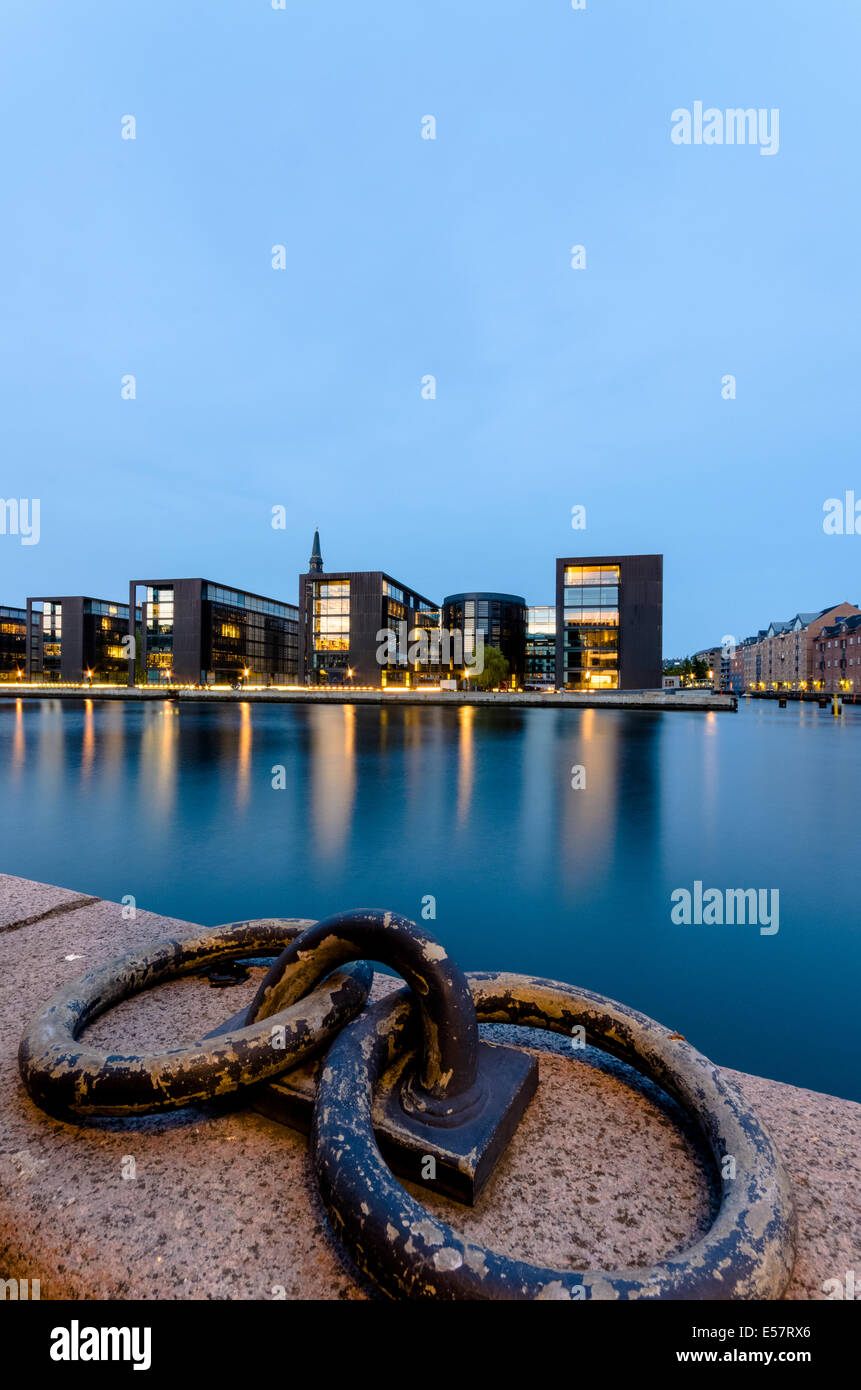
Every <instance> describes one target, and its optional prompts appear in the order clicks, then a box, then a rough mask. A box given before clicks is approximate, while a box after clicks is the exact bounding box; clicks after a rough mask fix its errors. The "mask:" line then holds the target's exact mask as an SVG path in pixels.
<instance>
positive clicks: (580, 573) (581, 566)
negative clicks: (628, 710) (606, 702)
mask: <svg viewBox="0 0 861 1390" xmlns="http://www.w3.org/2000/svg"><path fill="white" fill-rule="evenodd" d="M663 576H664V557H663V556H662V555H593V556H582V555H573V556H570V557H568V558H564V559H558V560H557V561H556V617H557V637H556V689H557V690H594V691H599V690H652V689H660V688H661V683H662V666H661V646H662V627H663Z"/></svg>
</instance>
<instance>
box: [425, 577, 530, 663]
mask: <svg viewBox="0 0 861 1390" xmlns="http://www.w3.org/2000/svg"><path fill="white" fill-rule="evenodd" d="M526 612H527V609H526V599H525V598H521V597H520V595H519V594H497V593H493V592H491V591H489V590H478V589H473V590H471V591H470V592H469V593H463V594H449V595H448V596H447V597H446V598H444V599H443V602H442V621H443V627H445V628H446V629H447V630H448V631H449V632H450V633H451V632H462V633H463V647H464V653H465V655H466V665H467V669H468V667H469V663H470V661H471V659H472V658H471V656H470V653H471V652H474V651H475V648H476V637H475V634H476V632H481V633H483V635H484V639H483V640H484V645H485V646H486V647H498V648H499V650H500V651H501V652H502V654H503V656H504V657H505V658H506V659H507V661H508V669H509V674H510V677H511V678H512V679H513V680H515V681H516V682H517V684H518V685H519V684H522V682H523V677H524V674H525V671H526Z"/></svg>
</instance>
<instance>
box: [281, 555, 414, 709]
mask: <svg viewBox="0 0 861 1390" xmlns="http://www.w3.org/2000/svg"><path fill="white" fill-rule="evenodd" d="M299 613H300V621H299V672H300V680H301V681H302V682H303V683H304V684H305V685H327V684H328V685H349V684H353V685H356V686H373V687H375V688H376V687H387V686H398V685H400V686H409V685H416V684H423V683H426V682H431V681H433V682H435V681H436V680H437V679H438V678H439V661H438V659H436V660H435V659H434V649H435V645H436V647H437V648H438V641H439V628H440V611H439V605H438V604H436V603H434V602H433V601H432V600H431V599H428V598H425V597H424V595H422V594H419V593H417V592H416V590H415V589H411V588H409V586H408V585H406V584H403V583H402V582H401V581H400V580H398V579H393V578H392V576H391V575H389V574H386V573H385V571H383V570H337V571H334V570H333V571H330V572H327V571H326V570H325V569H324V568H323V556H322V553H321V550H320V536H319V532H317V531H315V532H314V544H313V546H312V549H311V559H310V561H309V565H308V572H307V574H302V575H300V576H299ZM422 633H424V634H426V637H425V638H424V639H422V638H421V637H420V636H419V634H422ZM423 657H425V658H426V659H424V660H423V659H422V658H423Z"/></svg>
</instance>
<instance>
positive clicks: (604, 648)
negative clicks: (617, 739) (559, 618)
mask: <svg viewBox="0 0 861 1390" xmlns="http://www.w3.org/2000/svg"><path fill="white" fill-rule="evenodd" d="M619 574H620V571H619V566H618V565H605V566H598V565H566V566H565V573H564V576H563V589H562V602H563V624H562V662H563V677H564V684H565V689H566V690H618V688H619Z"/></svg>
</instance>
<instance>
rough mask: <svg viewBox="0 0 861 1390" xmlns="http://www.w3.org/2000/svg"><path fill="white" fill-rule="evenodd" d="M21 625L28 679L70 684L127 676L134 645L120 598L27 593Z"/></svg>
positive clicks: (107, 682)
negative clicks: (25, 636) (33, 595)
mask: <svg viewBox="0 0 861 1390" xmlns="http://www.w3.org/2000/svg"><path fill="white" fill-rule="evenodd" d="M136 620H137V621H139V620H140V609H137V610H136ZM25 626H26V629H27V633H28V641H27V677H28V679H32V680H35V681H41V680H47V681H64V682H67V683H70V684H72V685H79V684H80V683H81V682H83V681H87V680H92V681H93V682H95V683H97V684H100V685H121V684H122V683H123V682H124V680H125V679H126V672H127V670H128V660H129V652H130V651H134V645H133V644H130V643H129V610H128V608H127V606H126V605H125V604H124V603H112V602H110V601H109V600H108V599H97V598H89V597H87V596H86V595H81V594H75V595H63V596H62V597H51V598H29V599H28V600H27V618H26V623H25ZM136 635H137V634H135V636H136Z"/></svg>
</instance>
